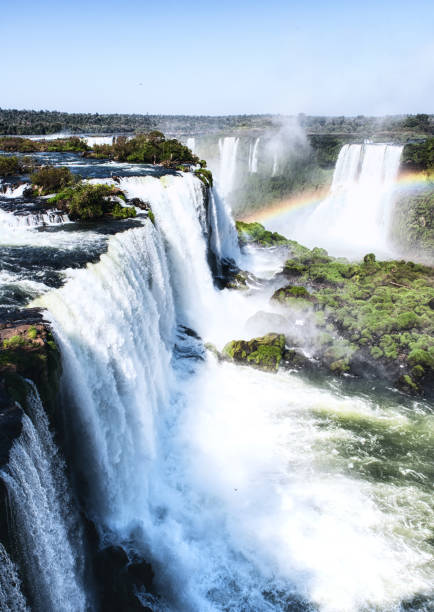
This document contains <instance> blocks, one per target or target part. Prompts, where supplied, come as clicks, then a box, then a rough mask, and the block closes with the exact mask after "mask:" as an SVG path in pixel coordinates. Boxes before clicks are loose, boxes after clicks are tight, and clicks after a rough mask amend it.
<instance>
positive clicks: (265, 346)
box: [222, 333, 285, 372]
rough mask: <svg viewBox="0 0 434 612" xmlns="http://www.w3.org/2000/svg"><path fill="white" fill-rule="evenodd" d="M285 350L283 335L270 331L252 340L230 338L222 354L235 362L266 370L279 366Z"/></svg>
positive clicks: (275, 368) (276, 368) (269, 370)
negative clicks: (230, 340)
mask: <svg viewBox="0 0 434 612" xmlns="http://www.w3.org/2000/svg"><path fill="white" fill-rule="evenodd" d="M284 352H285V336H284V335H283V334H275V333H270V334H267V335H265V336H262V337H260V338H253V339H252V340H232V342H229V343H228V344H226V346H225V347H224V349H223V353H222V356H223V358H225V359H229V360H231V361H234V362H236V363H240V364H246V365H252V366H254V367H256V368H258V369H260V370H264V371H266V372H275V371H277V370H278V368H279V364H280V362H281V361H282V358H283V355H284Z"/></svg>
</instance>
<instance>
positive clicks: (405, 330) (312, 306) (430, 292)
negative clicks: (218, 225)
mask: <svg viewBox="0 0 434 612" xmlns="http://www.w3.org/2000/svg"><path fill="white" fill-rule="evenodd" d="M237 229H238V232H239V236H240V242H241V244H246V243H248V242H251V243H257V244H258V245H259V246H261V247H263V246H274V245H277V246H281V247H284V246H286V248H287V249H288V254H289V256H290V257H289V259H288V260H287V261H286V263H285V265H284V268H283V275H284V277H285V278H286V281H287V283H286V285H283V286H282V287H281V288H280V289H278V290H276V291H275V293H274V295H273V296H272V302H273V303H274V304H275V305H277V306H279V307H281V308H282V312H283V313H285V312H287V313H288V315H289V314H290V313H292V314H296V315H297V316H303V317H304V318H305V319H306V321H308V322H309V325H314V326H315V329H316V330H317V333H316V341H315V355H314V357H315V358H316V359H317V360H318V361H319V362H320V363H321V365H322V366H324V367H326V368H327V369H329V370H330V371H331V372H334V373H337V374H343V373H352V374H355V375H359V374H363V375H372V376H374V377H375V376H387V378H388V379H390V380H391V382H393V384H395V385H396V386H397V387H399V388H400V389H402V390H405V391H408V392H412V393H419V392H422V391H423V389H424V388H427V387H429V385H431V384H432V382H433V378H434V270H433V268H432V267H428V266H424V265H421V264H415V263H413V262H411V261H403V260H401V261H377V260H376V258H375V255H374V254H372V253H370V254H367V255H366V256H365V257H364V259H363V261H361V262H358V263H353V262H349V261H348V260H346V259H344V258H334V257H331V256H329V255H328V253H327V251H326V250H325V249H320V248H314V249H311V250H310V249H308V248H306V247H304V246H302V245H299V244H298V243H297V242H295V241H293V240H287V241H286V245H285V243H284V242H283V240H285V239H284V238H283V237H282V236H278V237H276V238H275V239H274V240H273V235H272V234H271V232H267V230H265V228H263V226H261V225H260V224H259V223H251V224H247V223H238V224H237ZM270 234H271V236H270ZM270 331H271V330H270ZM287 340H288V341H289V342H290V343H291V341H292V340H293V339H291V338H287ZM240 342H241V344H240ZM245 342H246V341H236V342H235V344H234V343H231V344H230V345H228V347H226V348H225V351H224V352H225V353H228V352H229V353H231V352H233V351H234V350H236V351H237V353H236V354H237V355H241V356H242V357H241V358H242V359H245V362H246V363H250V361H251V360H250V359H249V358H248V352H246V351H245V346H246V345H245ZM249 342H251V341H247V345H248V343H249ZM243 350H244V352H245V353H246V354H245V355H244V357H243V353H242V351H243ZM240 351H241V353H240ZM232 356H233V357H234V359H235V353H234V355H232ZM293 356H294V357H295V358H297V353H296V352H295V353H294V355H293ZM241 358H240V357H238V360H240V359H241ZM258 358H259V357H258ZM282 358H283V359H284V355H283V354H282ZM286 358H287V359H286V361H287V362H289V365H294V363H292V362H291V356H290V355H287V356H286ZM259 359H260V358H259ZM279 361H280V360H279ZM284 361H285V359H284ZM301 364H302V365H304V364H305V361H304V362H303V360H302V361H301ZM296 365H297V364H296ZM298 365H300V360H299V359H298Z"/></svg>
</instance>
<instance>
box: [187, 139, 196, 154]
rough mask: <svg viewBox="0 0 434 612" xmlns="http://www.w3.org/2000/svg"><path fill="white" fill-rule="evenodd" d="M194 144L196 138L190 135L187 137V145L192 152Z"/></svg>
mask: <svg viewBox="0 0 434 612" xmlns="http://www.w3.org/2000/svg"><path fill="white" fill-rule="evenodd" d="M195 146H196V139H195V138H193V137H192V136H191V137H190V138H187V147H188V148H189V149H190V151H191V152H192V153H193V154H194V152H195Z"/></svg>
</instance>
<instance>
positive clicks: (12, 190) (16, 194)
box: [0, 183, 29, 198]
mask: <svg viewBox="0 0 434 612" xmlns="http://www.w3.org/2000/svg"><path fill="white" fill-rule="evenodd" d="M28 186H29V185H28V183H22V184H21V185H18V187H17V186H14V185H1V184H0V189H1V193H0V195H2V196H3V197H5V198H21V197H22V196H23V193H24V190H25V189H26V187H28Z"/></svg>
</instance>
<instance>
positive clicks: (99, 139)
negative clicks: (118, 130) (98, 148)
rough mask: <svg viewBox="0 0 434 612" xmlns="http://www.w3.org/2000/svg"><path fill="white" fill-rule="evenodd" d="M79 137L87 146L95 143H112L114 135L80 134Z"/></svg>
mask: <svg viewBox="0 0 434 612" xmlns="http://www.w3.org/2000/svg"><path fill="white" fill-rule="evenodd" d="M81 138H82V140H84V141H85V142H86V144H88V145H89V147H93V146H95V145H105V144H108V145H111V144H113V138H114V136H81Z"/></svg>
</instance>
